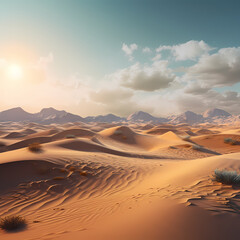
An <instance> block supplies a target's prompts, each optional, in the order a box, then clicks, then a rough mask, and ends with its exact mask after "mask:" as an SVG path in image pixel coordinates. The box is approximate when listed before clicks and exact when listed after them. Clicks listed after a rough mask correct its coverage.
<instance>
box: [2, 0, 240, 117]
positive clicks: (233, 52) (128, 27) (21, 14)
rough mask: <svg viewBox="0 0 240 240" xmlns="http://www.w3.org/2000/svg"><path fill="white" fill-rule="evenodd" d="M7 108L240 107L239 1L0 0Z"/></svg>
mask: <svg viewBox="0 0 240 240" xmlns="http://www.w3.org/2000/svg"><path fill="white" fill-rule="evenodd" d="M0 6H1V7H0V111H2V110H5V109H8V108H12V107H22V108H23V109H25V110H26V111H29V112H38V111H40V110H41V109H42V108H44V107H54V108H56V109H59V110H62V109H64V110H66V111H69V112H72V113H75V114H79V115H81V116H87V115H99V114H107V113H113V114H116V115H120V116H127V115H129V114H131V113H133V112H135V111H139V110H142V111H146V112H149V113H151V114H153V115H155V116H166V115H171V114H178V113H181V112H184V111H187V110H190V111H194V112H196V113H202V112H203V111H205V110H206V109H208V108H214V107H217V108H221V109H224V110H226V111H229V112H230V113H233V114H240V110H239V102H240V32H239V30H238V28H239V23H240V14H239V9H240V2H239V1H237V0H235V1H232V0H228V1H221V0H218V1H217V0H202V1H200V0H158V1H157V0H41V1H38V0H0Z"/></svg>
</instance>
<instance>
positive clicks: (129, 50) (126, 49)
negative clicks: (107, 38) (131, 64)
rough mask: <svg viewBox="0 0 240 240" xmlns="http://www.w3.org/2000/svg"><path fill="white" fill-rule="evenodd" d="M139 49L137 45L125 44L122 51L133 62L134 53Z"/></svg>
mask: <svg viewBox="0 0 240 240" xmlns="http://www.w3.org/2000/svg"><path fill="white" fill-rule="evenodd" d="M137 49H138V46H137V44H135V43H132V44H130V45H129V46H128V45H127V44H125V43H123V45H122V50H123V51H124V53H125V54H126V55H127V57H128V58H129V60H130V61H132V60H133V56H132V55H133V52H134V51H136V50H137Z"/></svg>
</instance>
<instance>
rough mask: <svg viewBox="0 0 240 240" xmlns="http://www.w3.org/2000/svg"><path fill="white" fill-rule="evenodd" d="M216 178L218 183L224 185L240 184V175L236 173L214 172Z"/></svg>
mask: <svg viewBox="0 0 240 240" xmlns="http://www.w3.org/2000/svg"><path fill="white" fill-rule="evenodd" d="M214 177H215V180H216V181H217V182H221V183H224V184H229V185H233V184H240V175H238V174H237V172H236V171H227V170H222V171H221V170H218V169H216V170H215V171H214Z"/></svg>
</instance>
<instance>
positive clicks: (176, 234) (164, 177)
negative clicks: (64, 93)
mask: <svg viewBox="0 0 240 240" xmlns="http://www.w3.org/2000/svg"><path fill="white" fill-rule="evenodd" d="M225 138H232V139H234V140H236V143H237V144H236V145H231V144H228V143H225V142H224V139H225ZM31 143H40V144H41V150H40V151H38V152H31V151H30V150H29V149H28V146H29V144H31ZM239 143H240V128H237V127H231V126H224V125H222V126H213V125H210V124H208V125H206V124H205V125H198V126H194V127H192V126H188V125H186V124H181V125H176V126H174V125H169V124H162V125H151V124H132V125H122V126H121V125H115V124H106V123H102V124H101V123H97V124H91V125H90V124H84V123H71V124H64V125H39V124H36V123H0V215H1V217H4V216H9V215H21V216H23V217H25V218H26V220H27V227H26V228H25V229H22V230H19V231H17V232H5V231H3V230H1V231H0V239H4V240H10V239H14V240H16V239H17V240H41V239H44V240H51V239H57V240H69V239H71V240H74V239H85V240H98V239H99V240H101V239H105V240H108V239H109V240H110V239H111V240H123V239H124V240H134V239H137V240H143V239H144V240H155V239H156V240H157V239H158V240H159V239H161V240H171V239H174V240H198V239H199V240H200V239H201V240H203V239H204V240H208V239H211V240H212V239H231V240H234V239H240V237H239V235H240V227H239V223H240V188H238V187H235V186H231V185H224V184H221V183H218V182H216V181H215V180H214V178H213V174H214V170H215V169H220V170H222V169H228V170H235V171H238V172H239V171H240V144H239Z"/></svg>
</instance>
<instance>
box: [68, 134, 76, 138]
mask: <svg viewBox="0 0 240 240" xmlns="http://www.w3.org/2000/svg"><path fill="white" fill-rule="evenodd" d="M66 138H76V136H75V135H73V134H68V135H67V136H66Z"/></svg>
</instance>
